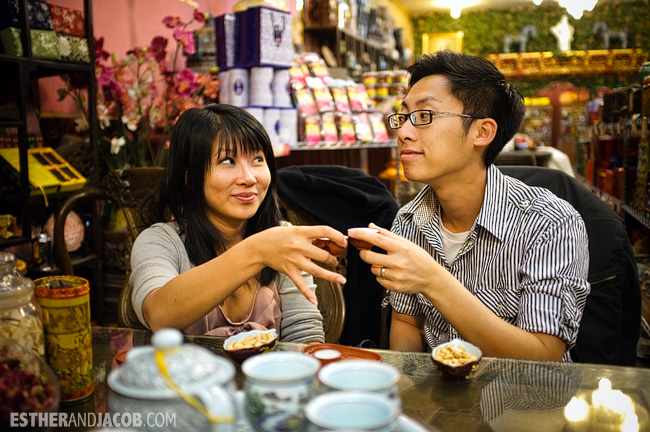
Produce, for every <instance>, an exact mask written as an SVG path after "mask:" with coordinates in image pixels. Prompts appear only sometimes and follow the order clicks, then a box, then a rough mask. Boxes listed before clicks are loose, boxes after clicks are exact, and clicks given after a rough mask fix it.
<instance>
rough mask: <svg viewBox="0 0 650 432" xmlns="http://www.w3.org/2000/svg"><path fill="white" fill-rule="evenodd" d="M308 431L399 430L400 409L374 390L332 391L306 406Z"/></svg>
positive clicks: (384, 431) (375, 431) (377, 431)
mask: <svg viewBox="0 0 650 432" xmlns="http://www.w3.org/2000/svg"><path fill="white" fill-rule="evenodd" d="M305 415H306V416H307V420H308V421H309V426H308V430H309V432H317V431H363V432H391V431H396V430H397V425H398V418H399V415H400V410H399V408H398V407H396V406H395V404H393V403H391V402H390V401H388V400H387V399H386V398H385V397H382V396H380V395H376V394H371V393H356V392H337V391H334V392H329V393H325V394H322V395H320V396H317V397H315V398H314V399H312V400H311V401H310V402H309V403H308V404H307V407H306V408H305Z"/></svg>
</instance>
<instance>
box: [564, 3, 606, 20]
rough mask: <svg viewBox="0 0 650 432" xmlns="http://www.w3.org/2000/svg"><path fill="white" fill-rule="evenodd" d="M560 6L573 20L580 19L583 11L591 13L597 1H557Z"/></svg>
mask: <svg viewBox="0 0 650 432" xmlns="http://www.w3.org/2000/svg"><path fill="white" fill-rule="evenodd" d="M558 3H560V6H562V7H563V8H565V9H566V11H567V12H569V14H570V15H571V16H572V17H573V18H575V19H580V18H582V14H583V13H584V11H588V12H591V11H592V10H593V8H594V6H596V3H598V0H558Z"/></svg>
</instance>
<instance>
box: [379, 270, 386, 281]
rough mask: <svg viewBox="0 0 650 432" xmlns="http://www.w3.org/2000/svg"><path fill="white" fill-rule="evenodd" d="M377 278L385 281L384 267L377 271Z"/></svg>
mask: <svg viewBox="0 0 650 432" xmlns="http://www.w3.org/2000/svg"><path fill="white" fill-rule="evenodd" d="M379 277H380V278H382V279H386V267H382V268H381V270H379Z"/></svg>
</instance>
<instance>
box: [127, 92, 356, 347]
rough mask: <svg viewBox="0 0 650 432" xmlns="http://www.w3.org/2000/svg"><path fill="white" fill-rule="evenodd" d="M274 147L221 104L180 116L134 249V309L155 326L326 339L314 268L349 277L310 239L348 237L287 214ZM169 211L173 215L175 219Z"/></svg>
mask: <svg viewBox="0 0 650 432" xmlns="http://www.w3.org/2000/svg"><path fill="white" fill-rule="evenodd" d="M276 184H277V176H276V169H275V160H274V156H273V148H272V146H271V142H270V140H269V137H268V135H267V133H266V131H265V130H264V128H263V126H262V125H261V124H260V123H259V122H258V121H257V120H256V119H255V118H254V117H253V116H252V115H250V114H249V113H248V112H246V111H244V110H242V109H240V108H237V107H234V106H231V105H223V104H211V105H207V106H205V107H204V108H192V109H189V110H187V111H185V112H184V113H183V114H182V115H181V116H180V117H179V119H178V121H177V123H176V126H175V127H174V131H173V134H172V137H171V146H170V156H169V162H168V164H167V167H166V168H165V171H164V173H163V175H162V178H161V180H160V183H159V184H158V186H157V187H156V188H155V189H154V190H153V191H152V193H151V194H150V195H149V196H148V197H147V199H146V200H145V203H144V206H143V213H144V216H145V221H147V223H149V224H153V225H151V226H150V227H149V228H147V229H146V230H145V231H143V232H142V233H141V234H140V235H139V236H138V238H137V239H136V241H135V243H134V245H133V249H132V253H131V267H132V273H131V279H130V283H131V285H132V286H133V295H132V301H133V307H134V309H135V311H136V313H137V315H138V317H139V319H140V321H141V322H142V323H143V324H144V325H146V326H147V327H149V328H150V329H151V330H157V329H159V328H162V327H174V328H177V329H180V330H183V331H184V332H186V333H193V334H203V333H207V334H213V335H221V336H227V335H230V334H233V333H237V332H240V331H244V330H250V329H270V328H275V329H276V330H277V331H278V333H279V335H280V338H281V339H282V340H285V341H293V342H322V341H323V338H324V334H323V328H322V317H321V315H320V313H319V311H318V309H317V308H316V296H315V294H314V290H315V285H314V284H313V280H312V276H311V275H314V276H316V277H319V278H323V279H327V280H330V281H332V282H337V283H345V279H344V278H343V276H341V275H340V274H337V273H334V272H331V271H328V270H325V269H324V268H322V267H320V266H319V265H317V264H316V263H314V262H312V261H311V260H315V261H320V262H322V263H325V264H327V265H330V266H335V265H336V263H337V261H336V258H335V257H334V256H333V255H330V254H329V253H328V252H326V251H324V250H322V249H319V248H318V247H316V246H314V245H313V244H312V241H313V240H314V239H316V238H319V237H329V238H331V239H332V240H334V241H335V242H336V243H338V244H340V245H342V246H346V245H347V243H346V238H345V236H344V235H343V234H342V233H340V232H338V231H336V230H335V229H333V228H330V227H327V226H290V225H289V224H287V223H286V222H285V223H283V222H282V221H281V219H280V217H281V215H280V211H279V207H278V204H277V193H276ZM169 216H172V218H173V219H172V222H168V221H169V220H170V218H169Z"/></svg>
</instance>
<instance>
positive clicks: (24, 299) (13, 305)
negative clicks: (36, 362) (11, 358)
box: [0, 251, 45, 356]
mask: <svg viewBox="0 0 650 432" xmlns="http://www.w3.org/2000/svg"><path fill="white" fill-rule="evenodd" d="M15 268H16V257H15V256H14V255H13V254H11V253H8V252H1V251H0V335H1V336H5V337H7V338H9V339H11V340H13V341H15V342H17V343H19V344H20V345H22V346H24V347H25V348H27V349H28V350H30V351H33V352H35V353H37V354H38V355H40V356H44V355H45V343H44V336H43V315H42V312H41V307H40V306H39V304H38V303H37V302H36V300H35V298H34V282H32V281H31V280H30V279H28V278H25V277H22V276H20V275H19V273H18V272H16V271H15Z"/></svg>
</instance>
